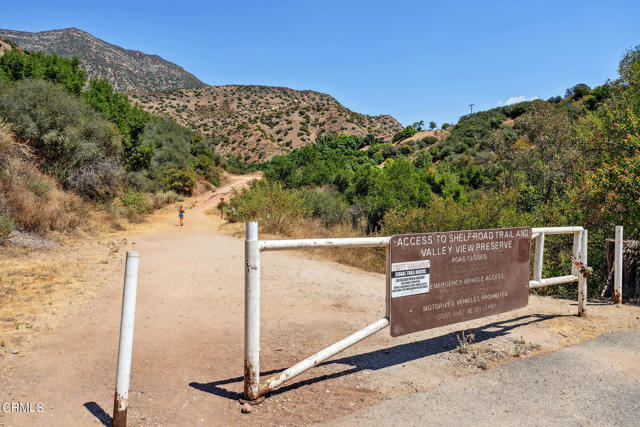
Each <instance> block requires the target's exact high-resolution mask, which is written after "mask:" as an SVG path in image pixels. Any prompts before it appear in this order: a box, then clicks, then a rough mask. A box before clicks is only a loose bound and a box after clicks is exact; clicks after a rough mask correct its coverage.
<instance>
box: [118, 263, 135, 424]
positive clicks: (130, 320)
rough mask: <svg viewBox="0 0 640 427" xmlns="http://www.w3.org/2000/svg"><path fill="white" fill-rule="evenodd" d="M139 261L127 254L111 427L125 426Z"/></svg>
mask: <svg viewBox="0 0 640 427" xmlns="http://www.w3.org/2000/svg"><path fill="white" fill-rule="evenodd" d="M139 261H140V254H139V253H138V252H127V260H126V264H125V272H124V291H123V295H122V317H121V319H120V345H119V349H118V371H117V375H116V395H115V399H114V403H113V427H125V426H126V425H127V406H128V403H129V381H130V378H131V354H132V351H133V326H134V322H135V317H136V294H137V292H138V265H139Z"/></svg>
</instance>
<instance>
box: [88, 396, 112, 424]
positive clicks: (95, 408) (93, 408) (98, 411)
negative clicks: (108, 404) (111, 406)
mask: <svg viewBox="0 0 640 427" xmlns="http://www.w3.org/2000/svg"><path fill="white" fill-rule="evenodd" d="M84 407H85V408H87V411H89V412H91V414H92V415H93V416H94V417H96V418H97V419H98V421H100V422H101V423H102V424H103V425H105V426H107V427H111V424H112V423H113V420H112V419H111V416H110V415H109V414H107V413H106V412H105V410H104V409H102V408H101V407H100V405H98V404H97V403H96V402H87V403H85V404H84Z"/></svg>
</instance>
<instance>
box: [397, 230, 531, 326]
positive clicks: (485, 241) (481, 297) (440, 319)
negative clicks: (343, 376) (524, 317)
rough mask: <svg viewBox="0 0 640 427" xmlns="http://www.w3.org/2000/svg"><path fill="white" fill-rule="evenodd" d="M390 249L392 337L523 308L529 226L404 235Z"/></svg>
mask: <svg viewBox="0 0 640 427" xmlns="http://www.w3.org/2000/svg"><path fill="white" fill-rule="evenodd" d="M389 251H390V253H389V256H388V258H387V263H388V266H387V298H388V304H389V316H390V323H391V336H394V337H397V336H400V335H404V334H409V333H411V332H417V331H421V330H424V329H430V328H435V327H438V326H444V325H449V324H451V323H457V322H463V321H466V320H471V319H477V318H480V317H485V316H490V315H492V314H498V313H503V312H505V311H509V310H514V309H516V308H520V307H524V306H526V305H527V302H528V299H529V272H530V270H529V268H530V267H529V262H530V261H529V256H530V253H531V228H530V227H520V228H503V229H496V230H471V231H452V232H440V233H426V234H404V235H399V236H393V237H391V242H390V246H389Z"/></svg>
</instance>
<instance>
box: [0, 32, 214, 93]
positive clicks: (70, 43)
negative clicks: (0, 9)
mask: <svg viewBox="0 0 640 427" xmlns="http://www.w3.org/2000/svg"><path fill="white" fill-rule="evenodd" d="M0 37H4V38H6V39H7V40H10V41H12V42H14V43H16V44H17V45H18V46H20V47H22V48H23V49H26V50H30V51H39V52H44V53H49V54H50V53H56V54H58V55H60V56H63V57H66V58H71V57H74V56H76V57H78V58H80V60H81V61H82V63H81V65H80V67H81V68H83V69H84V70H85V71H86V72H87V77H88V78H89V79H95V78H98V77H102V78H106V79H107V80H109V82H111V84H112V85H113V86H114V87H115V88H116V89H117V90H118V91H120V92H134V91H153V90H171V89H176V88H194V87H201V86H205V84H204V83H202V82H201V81H200V80H198V79H197V78H196V77H195V76H194V75H192V74H190V73H188V72H187V71H185V70H184V69H183V68H182V67H180V66H178V65H176V64H174V63H172V62H169V61H166V60H165V59H162V58H161V57H159V56H158V55H147V54H145V53H142V52H139V51H137V50H127V49H123V48H121V47H119V46H116V45H113V44H110V43H107V42H105V41H103V40H100V39H99V38H97V37H94V36H93V35H91V34H89V33H87V32H84V31H82V30H79V29H77V28H66V29H63V30H52V31H42V32H39V33H30V32H25V31H14V30H3V29H0Z"/></svg>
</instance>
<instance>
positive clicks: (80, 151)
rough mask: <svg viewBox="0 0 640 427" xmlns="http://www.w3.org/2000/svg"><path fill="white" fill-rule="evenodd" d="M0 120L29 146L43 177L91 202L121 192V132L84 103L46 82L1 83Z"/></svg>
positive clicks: (59, 87)
mask: <svg viewBox="0 0 640 427" xmlns="http://www.w3.org/2000/svg"><path fill="white" fill-rule="evenodd" d="M0 117H4V118H6V119H7V120H8V121H10V122H12V123H13V129H14V131H15V132H16V134H17V135H18V136H19V137H21V138H22V139H23V140H26V141H29V143H30V145H31V146H32V147H33V148H34V149H35V151H36V154H37V155H38V156H39V157H40V158H41V159H42V160H43V162H42V167H43V169H44V170H45V172H47V173H49V174H51V175H53V176H54V177H55V178H57V179H58V180H59V181H60V182H61V183H62V185H63V187H64V188H65V189H72V190H74V191H76V192H77V193H78V194H79V195H81V196H83V197H86V198H91V199H106V198H110V197H113V196H114V195H115V194H116V193H117V192H118V190H119V187H120V181H121V170H120V166H119V164H118V162H119V160H120V153H121V146H120V138H119V136H118V131H117V129H116V128H115V127H114V126H113V125H112V124H111V123H109V122H107V121H106V120H104V119H103V118H102V117H101V116H100V114H98V113H97V112H95V111H94V110H93V109H92V108H90V107H89V106H87V105H86V104H85V103H84V102H83V101H82V99H81V98H79V97H77V96H74V95H71V94H69V93H68V92H67V91H66V90H65V89H64V88H63V87H62V86H59V85H54V84H52V83H49V82H46V81H42V80H22V81H19V82H16V83H14V84H11V85H7V84H2V83H1V82H0Z"/></svg>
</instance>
